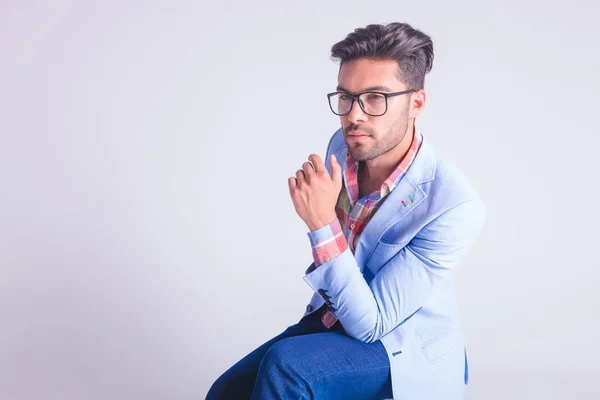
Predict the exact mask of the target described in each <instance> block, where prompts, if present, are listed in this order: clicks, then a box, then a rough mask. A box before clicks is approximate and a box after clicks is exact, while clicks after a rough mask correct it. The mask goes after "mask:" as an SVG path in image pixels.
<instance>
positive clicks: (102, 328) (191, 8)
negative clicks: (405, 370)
mask: <svg viewBox="0 0 600 400" xmlns="http://www.w3.org/2000/svg"><path fill="white" fill-rule="evenodd" d="M597 15H598V7H597V5H595V4H593V2H592V1H591V0H590V1H587V2H584V1H570V2H568V3H566V2H557V1H525V2H524V1H504V2H500V1H487V2H475V1H473V2H465V1H462V2H444V1H437V2H401V1H380V2H375V1H369V2H367V1H364V0H363V1H326V2H323V1H303V2H299V1H274V0H273V1H267V0H262V1H254V2H243V1H241V0H240V1H237V2H228V3H227V2H203V1H192V0H188V1H162V2H160V1H148V0H146V1H141V0H140V1H131V0H130V1H122V0H120V1H99V0H88V1H84V0H76V1H69V0H53V1H18V0H2V1H1V2H0V46H1V47H0V48H1V49H2V51H1V56H0V57H1V59H0V184H1V186H2V191H1V195H0V398H2V399H11V400H12V399H15V400H16V399H18V400H25V399H27V400H28V399H117V400H120V399H145V400H151V399H201V398H204V396H205V394H206V392H207V390H208V388H209V386H210V384H211V383H212V382H213V381H214V380H215V379H216V378H217V377H218V376H219V375H220V374H221V373H222V372H224V371H225V370H226V369H227V368H228V367H229V366H231V365H232V364H233V363H235V362H236V361H237V360H239V359H240V358H241V357H242V356H244V355H245V354H247V353H248V352H249V351H251V350H252V349H254V348H255V347H257V346H258V345H260V344H261V343H263V342H264V341H266V340H267V339H269V338H271V337H273V336H275V335H276V334H278V333H280V332H281V331H283V330H284V329H285V328H286V327H287V326H288V325H291V324H293V323H295V322H297V321H298V320H299V318H300V317H301V316H302V314H303V311H304V308H305V305H306V304H307V302H308V300H309V298H310V296H311V289H310V288H309V287H308V286H307V285H306V283H305V282H304V281H303V280H302V276H303V275H304V270H305V268H306V267H307V266H308V265H309V264H310V262H311V251H310V245H309V241H308V238H307V236H306V227H305V225H304V224H303V222H302V221H301V220H300V219H299V218H298V217H297V215H296V213H295V211H294V208H293V205H292V202H291V200H290V198H289V193H288V188H287V178H288V177H289V176H292V175H293V174H294V172H295V171H296V170H297V169H298V168H300V166H301V164H302V162H304V161H305V160H306V157H307V156H308V155H309V154H310V153H312V152H316V153H318V154H320V155H321V156H324V154H325V148H326V145H327V142H328V139H329V137H330V136H331V134H332V133H333V132H334V130H336V129H337V128H338V126H339V119H338V118H337V117H335V116H334V115H333V114H332V113H331V112H330V111H329V109H328V106H327V103H326V97H325V93H327V92H329V91H331V90H333V89H334V88H335V86H336V84H337V81H336V78H337V68H338V66H337V65H336V64H334V63H333V62H331V61H330V59H329V50H330V48H331V45H332V44H333V43H335V42H337V41H338V40H341V39H343V38H344V37H345V35H346V34H347V33H349V32H350V31H351V30H353V29H354V28H357V27H362V26H365V25H367V24H369V23H386V22H391V21H395V20H397V21H403V22H408V23H410V24H412V25H413V26H414V27H416V28H418V29H421V30H423V31H424V32H425V33H427V34H429V35H431V36H432V38H433V40H434V46H435V62H434V67H433V71H432V72H431V73H430V74H429V75H428V76H427V79H426V88H425V89H426V91H427V93H428V98H427V99H428V102H427V106H426V109H425V112H424V113H423V114H422V116H421V117H419V119H418V121H417V124H418V126H419V127H420V129H421V130H422V132H423V133H424V135H426V136H427V138H428V139H429V140H430V141H431V142H432V143H433V145H434V147H435V149H437V151H438V153H439V154H440V155H441V156H442V157H446V158H447V159H449V160H452V161H454V162H456V163H457V164H458V165H459V167H460V168H461V169H462V170H463V171H464V172H465V173H466V174H467V175H468V176H469V177H470V178H471V180H472V182H473V184H474V185H475V186H476V187H477V188H478V189H479V190H480V193H481V195H482V197H483V199H484V201H485V203H486V205H487V207H488V211H489V214H488V219H487V223H486V225H485V228H484V230H483V232H482V234H481V236H480V237H479V239H478V241H477V242H476V243H475V245H474V247H473V249H472V251H471V252H470V253H469V254H468V256H467V257H466V258H465V259H464V261H463V262H462V263H461V264H460V266H459V268H458V271H457V286H458V288H457V290H458V296H459V301H460V304H461V307H462V310H463V316H464V322H465V325H464V327H465V332H466V337H467V345H468V350H469V359H470V363H471V379H472V380H471V384H470V386H469V389H468V396H467V397H468V399H533V398H540V399H541V398H544V399H567V398H577V399H591V398H598V396H600V389H598V386H597V382H598V378H600V366H599V364H598V356H599V350H600V346H599V344H598V334H599V332H598V322H597V320H598V308H599V306H600V297H599V295H598V283H599V278H600V273H599V272H598V269H599V267H600V261H599V260H598V258H597V254H598V252H597V247H593V244H594V243H593V242H594V241H595V239H596V235H595V228H596V227H597V226H598V223H599V222H600V221H599V213H598V208H597V204H598V200H599V199H598V176H597V172H596V165H597V162H598V157H597V155H596V154H597V151H598V145H600V142H599V140H598V134H599V129H598V125H597V121H596V120H597V116H598V111H597V110H596V107H597V105H598V103H599V102H598V90H599V89H600V87H599V86H600V85H599V79H598V75H597V73H598V70H599V69H600V57H599V55H598V50H597V48H598V39H599V37H600V28H599V27H598V23H597Z"/></svg>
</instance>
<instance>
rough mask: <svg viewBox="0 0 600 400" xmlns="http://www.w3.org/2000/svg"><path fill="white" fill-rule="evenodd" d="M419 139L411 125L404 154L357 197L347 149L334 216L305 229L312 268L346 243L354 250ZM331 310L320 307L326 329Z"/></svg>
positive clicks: (331, 319)
mask: <svg viewBox="0 0 600 400" xmlns="http://www.w3.org/2000/svg"><path fill="white" fill-rule="evenodd" d="M422 141H423V137H422V136H421V133H420V132H419V130H418V129H416V127H415V135H414V138H413V141H412V143H411V145H410V148H409V150H408V153H406V156H405V157H404V158H403V159H402V160H401V161H400V163H399V164H398V166H397V167H396V169H394V171H392V173H391V174H390V176H388V177H387V179H386V180H385V181H384V182H383V184H382V185H381V189H380V190H379V191H375V192H373V193H371V194H369V195H368V196H366V197H363V198H361V199H359V198H358V196H359V194H358V193H359V187H358V166H359V163H358V162H357V161H356V160H354V159H353V158H352V156H351V155H350V153H349V152H348V151H347V152H346V161H345V163H344V166H343V169H342V171H343V172H342V175H343V179H342V190H341V191H340V195H339V197H338V200H337V204H336V210H335V211H336V214H337V217H338V218H337V219H336V220H335V221H333V222H332V223H331V224H329V225H326V226H324V227H322V228H320V229H317V230H315V231H313V232H308V237H309V239H310V243H311V246H312V252H313V258H314V260H315V268H318V267H319V266H321V265H323V264H325V263H326V262H328V261H329V260H332V259H334V258H335V257H337V256H339V255H340V254H342V253H343V252H344V251H346V249H347V248H348V244H350V250H351V251H352V253H354V249H355V248H356V243H357V241H358V238H359V237H360V234H361V233H362V231H363V229H364V227H365V226H366V225H367V223H368V222H369V220H370V219H371V218H372V217H373V215H375V212H376V211H377V210H378V209H379V207H380V206H381V204H382V203H383V201H384V200H385V199H386V198H387V196H388V195H389V194H390V193H391V191H392V190H394V188H395V187H396V186H397V185H398V183H399V182H400V180H401V179H402V177H403V176H404V174H405V173H406V171H407V170H408V168H409V167H410V165H411V164H412V162H413V160H414V159H415V156H416V155H417V152H418V151H419V148H420V147H421V143H422ZM342 226H343V227H344V228H343V229H342ZM334 311H336V310H335V309H332V308H331V307H330V306H329V305H326V307H325V308H324V309H323V314H322V316H321V321H322V322H323V325H325V326H326V327H327V328H331V327H332V326H333V325H334V324H335V323H336V322H337V317H336V316H335V314H334Z"/></svg>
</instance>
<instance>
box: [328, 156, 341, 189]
mask: <svg viewBox="0 0 600 400" xmlns="http://www.w3.org/2000/svg"><path fill="white" fill-rule="evenodd" d="M330 160H331V161H330V164H331V180H332V181H333V184H334V185H335V187H336V188H339V189H338V190H341V189H342V167H341V166H340V164H339V163H338V162H337V159H336V158H335V155H334V154H332V155H331V157H330Z"/></svg>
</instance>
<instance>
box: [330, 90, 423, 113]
mask: <svg viewBox="0 0 600 400" xmlns="http://www.w3.org/2000/svg"><path fill="white" fill-rule="evenodd" d="M412 92H416V90H415V89H410V90H404V91H402V92H393V93H384V92H374V91H372V90H369V91H366V92H362V93H358V94H351V93H347V92H332V93H327V102H328V103H329V108H330V109H331V112H333V113H334V114H335V115H339V116H340V117H343V116H344V115H348V114H350V112H351V111H352V107H354V100H358V105H359V106H360V109H361V110H362V111H363V112H364V113H365V114H367V115H369V116H371V117H381V116H382V115H384V114H385V113H386V112H387V110H388V97H394V96H400V95H401V94H407V93H412ZM365 93H374V94H380V95H382V96H383V97H385V111H384V112H383V113H381V114H369V113H368V112H367V111H365V107H364V105H363V103H362V101H360V96H362V95H363V94H365ZM338 94H345V95H347V96H350V97H352V103H351V104H350V109H349V110H348V112H347V113H345V114H338V113H337V112H335V110H334V109H333V105H332V104H331V97H332V96H335V95H338Z"/></svg>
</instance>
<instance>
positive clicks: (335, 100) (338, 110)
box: [329, 93, 352, 115]
mask: <svg viewBox="0 0 600 400" xmlns="http://www.w3.org/2000/svg"><path fill="white" fill-rule="evenodd" d="M329 105H330V106H331V110H332V111H333V112H334V113H335V114H337V115H344V114H348V113H349V112H350V108H351V107H352V96H350V95H348V94H346V93H336V94H334V95H332V96H330V97H329Z"/></svg>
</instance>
